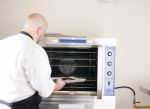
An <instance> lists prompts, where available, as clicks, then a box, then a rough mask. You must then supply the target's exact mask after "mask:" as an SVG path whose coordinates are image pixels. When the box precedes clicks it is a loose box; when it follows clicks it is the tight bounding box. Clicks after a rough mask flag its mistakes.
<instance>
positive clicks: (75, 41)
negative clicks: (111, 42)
mask: <svg viewBox="0 0 150 109" xmlns="http://www.w3.org/2000/svg"><path fill="white" fill-rule="evenodd" d="M59 43H66V44H67V43H78V44H79V43H80V44H85V43H86V40H84V39H59Z"/></svg>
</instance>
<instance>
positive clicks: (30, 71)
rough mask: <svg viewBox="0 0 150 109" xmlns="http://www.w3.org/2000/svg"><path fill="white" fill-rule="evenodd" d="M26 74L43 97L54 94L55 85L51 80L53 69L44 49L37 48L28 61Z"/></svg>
mask: <svg viewBox="0 0 150 109" xmlns="http://www.w3.org/2000/svg"><path fill="white" fill-rule="evenodd" d="M26 72H27V75H28V78H29V83H30V84H31V86H32V88H34V89H35V90H36V91H38V92H39V95H41V96H42V97H48V96H50V95H51V94H52V92H53V90H54V87H55V83H54V82H53V80H52V78H51V67H50V64H49V59H48V56H47V54H46V52H45V50H44V49H43V48H41V47H40V46H36V47H35V48H34V49H33V50H32V51H31V53H30V55H29V56H28V57H27V59H26Z"/></svg>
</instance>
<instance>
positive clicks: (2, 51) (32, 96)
mask: <svg viewBox="0 0 150 109" xmlns="http://www.w3.org/2000/svg"><path fill="white" fill-rule="evenodd" d="M47 27H48V23H47V20H46V19H45V18H44V17H43V16H42V15H40V14H37V13H34V14H31V15H29V16H28V17H27V19H26V21H25V24H24V28H23V30H22V31H21V32H20V33H19V34H17V35H14V36H11V37H8V38H5V39H3V40H1V41H0V109H10V108H11V109H39V103H40V102H41V97H48V96H50V95H51V93H52V92H53V90H60V89H61V88H63V86H64V85H65V82H64V81H63V80H61V79H58V80H57V81H56V83H54V82H53V80H52V79H51V77H50V75H51V68H50V65H49V61H48V56H47V54H46V52H45V51H44V49H43V48H42V47H40V46H39V45H38V44H37V43H38V42H39V41H40V40H41V38H42V37H43V35H44V33H45V32H46V30H47Z"/></svg>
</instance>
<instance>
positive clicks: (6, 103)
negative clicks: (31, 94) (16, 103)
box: [0, 100, 12, 107]
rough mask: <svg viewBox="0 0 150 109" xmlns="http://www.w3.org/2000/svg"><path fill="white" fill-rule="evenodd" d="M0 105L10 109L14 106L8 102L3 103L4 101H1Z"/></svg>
mask: <svg viewBox="0 0 150 109" xmlns="http://www.w3.org/2000/svg"><path fill="white" fill-rule="evenodd" d="M0 104H3V105H6V106H8V107H11V106H12V104H11V103H8V102H6V101H3V100H0Z"/></svg>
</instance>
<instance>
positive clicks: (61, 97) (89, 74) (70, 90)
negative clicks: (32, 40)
mask: <svg viewBox="0 0 150 109" xmlns="http://www.w3.org/2000/svg"><path fill="white" fill-rule="evenodd" d="M40 45H41V46H42V47H43V48H44V49H45V51H46V53H47V55H48V57H49V62H50V65H51V69H52V74H51V76H52V78H53V80H54V81H55V80H56V79H57V78H59V77H61V78H62V79H64V80H65V81H66V85H65V86H64V88H63V89H62V90H60V91H54V92H53V94H52V95H51V96H50V97H48V98H45V99H43V100H42V103H41V104H40V108H41V109H77V108H78V109H100V108H101V109H115V95H114V87H115V48H116V40H115V39H105V38H79V37H78V38H77V37H44V39H43V40H42V41H41V42H40Z"/></svg>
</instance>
